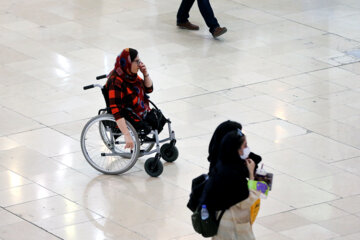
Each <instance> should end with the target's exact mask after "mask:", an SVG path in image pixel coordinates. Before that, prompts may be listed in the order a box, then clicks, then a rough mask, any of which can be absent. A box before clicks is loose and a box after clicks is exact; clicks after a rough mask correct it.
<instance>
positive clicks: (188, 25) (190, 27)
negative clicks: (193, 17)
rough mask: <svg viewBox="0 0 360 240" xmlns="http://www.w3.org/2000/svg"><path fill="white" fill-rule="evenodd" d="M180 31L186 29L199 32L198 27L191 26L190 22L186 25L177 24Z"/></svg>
mask: <svg viewBox="0 0 360 240" xmlns="http://www.w3.org/2000/svg"><path fill="white" fill-rule="evenodd" d="M176 25H177V26H178V27H179V28H181V29H187V30H193V31H194V30H195V31H196V30H199V29H200V28H199V26H197V25H195V24H192V23H191V22H189V21H187V22H186V23H177V24H176Z"/></svg>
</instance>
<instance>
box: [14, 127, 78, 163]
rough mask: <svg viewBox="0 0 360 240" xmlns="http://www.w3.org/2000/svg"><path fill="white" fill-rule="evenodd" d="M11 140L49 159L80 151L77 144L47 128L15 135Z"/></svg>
mask: <svg viewBox="0 0 360 240" xmlns="http://www.w3.org/2000/svg"><path fill="white" fill-rule="evenodd" d="M11 139H13V140H15V141H17V142H19V143H20V144H26V145H27V146H29V147H30V148H32V149H34V150H36V151H38V152H40V153H42V154H44V155H45V156H49V157H51V156H56V155H60V154H66V153H71V152H74V151H78V150H80V144H79V142H77V141H75V140H74V139H72V138H70V137H68V136H66V135H63V134H61V133H59V132H57V131H54V130H52V129H49V128H43V129H39V130H35V131H29V132H24V133H19V134H15V135H12V136H11Z"/></svg>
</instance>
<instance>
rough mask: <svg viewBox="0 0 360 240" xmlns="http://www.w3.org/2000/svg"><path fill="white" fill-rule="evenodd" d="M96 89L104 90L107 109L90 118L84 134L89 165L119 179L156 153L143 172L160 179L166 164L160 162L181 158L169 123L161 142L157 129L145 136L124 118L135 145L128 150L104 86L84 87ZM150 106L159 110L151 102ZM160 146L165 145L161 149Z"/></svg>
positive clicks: (84, 149)
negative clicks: (111, 111) (141, 160)
mask: <svg viewBox="0 0 360 240" xmlns="http://www.w3.org/2000/svg"><path fill="white" fill-rule="evenodd" d="M106 77H107V76H106V75H101V76H98V77H96V79H97V80H100V79H103V78H106ZM95 87H99V88H100V89H101V90H102V93H103V95H104V98H105V102H106V106H107V107H106V108H103V109H100V110H99V111H98V115H97V116H95V117H93V118H91V119H90V120H89V121H88V122H87V123H86V124H85V126H84V128H83V130H82V133H81V138H80V143H81V150H82V153H83V155H84V157H85V159H86V161H87V162H88V163H89V164H90V165H91V166H92V167H93V168H95V169H96V170H97V171H99V172H101V173H104V174H112V175H118V174H123V173H125V172H127V171H129V170H130V169H131V168H132V167H133V166H134V165H135V164H136V162H137V160H138V158H139V157H143V156H146V155H151V154H154V153H155V156H154V157H150V158H148V159H147V160H146V161H145V164H144V168H145V171H146V173H147V174H148V175H150V176H151V177H158V176H160V175H161V173H162V172H163V164H162V162H161V161H160V159H161V158H162V159H164V160H165V161H167V162H174V161H175V160H176V159H177V158H178V156H179V152H178V149H177V148H176V146H175V144H176V138H175V132H174V131H173V130H172V128H171V121H170V119H167V118H165V120H166V123H165V124H167V126H168V131H169V136H168V137H167V138H165V139H162V140H160V139H159V132H158V130H157V129H151V131H150V133H148V132H146V133H145V132H144V130H143V129H135V127H134V126H133V125H132V124H131V123H130V122H129V121H128V120H127V119H126V117H125V121H126V125H127V128H128V130H129V132H130V135H131V137H132V140H133V142H134V148H133V149H125V138H124V136H123V134H122V133H121V131H120V129H119V128H118V126H117V123H116V121H115V118H114V117H113V115H112V114H111V113H110V109H109V108H108V106H109V105H108V101H107V98H106V95H105V92H104V89H103V86H101V85H100V84H92V85H88V86H85V87H83V89H84V90H87V89H91V88H95ZM149 101H150V100H149ZM150 104H151V105H152V106H153V107H154V108H155V109H156V110H158V108H157V106H156V105H155V104H154V103H153V102H152V101H150ZM165 142H168V143H165ZM161 143H165V144H163V145H162V146H161V147H160V144H161Z"/></svg>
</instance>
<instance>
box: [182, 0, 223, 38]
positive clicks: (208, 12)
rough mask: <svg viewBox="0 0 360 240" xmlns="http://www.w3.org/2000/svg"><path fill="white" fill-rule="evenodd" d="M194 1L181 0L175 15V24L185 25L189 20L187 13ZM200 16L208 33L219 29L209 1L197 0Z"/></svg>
mask: <svg viewBox="0 0 360 240" xmlns="http://www.w3.org/2000/svg"><path fill="white" fill-rule="evenodd" d="M194 2H195V0H182V2H181V5H180V8H179V10H178V13H177V23H186V22H187V21H188V19H189V12H190V9H191V7H192V6H193V4H194ZM197 3H198V5H199V9H200V12H201V15H202V16H203V18H204V20H205V23H206V25H207V26H208V28H209V30H210V32H211V33H212V32H214V30H215V29H216V28H217V27H220V25H219V23H218V21H217V19H216V18H215V15H214V11H213V10H212V8H211V5H210V1H209V0H197Z"/></svg>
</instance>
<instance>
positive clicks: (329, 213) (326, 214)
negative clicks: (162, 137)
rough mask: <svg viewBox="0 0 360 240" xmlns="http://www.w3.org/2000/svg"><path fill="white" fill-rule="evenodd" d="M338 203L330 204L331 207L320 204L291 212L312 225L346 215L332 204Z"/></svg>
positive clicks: (327, 204)
mask: <svg viewBox="0 0 360 240" xmlns="http://www.w3.org/2000/svg"><path fill="white" fill-rule="evenodd" d="M338 201H340V200H336V201H334V202H331V203H330V204H331V205H330V204H329V203H322V204H318V205H314V206H310V207H305V208H299V209H296V210H294V211H291V212H292V213H294V214H296V215H298V216H301V217H303V218H306V219H308V220H309V221H312V222H314V223H318V222H321V221H326V220H329V219H335V218H338V217H342V216H346V215H348V214H347V213H346V212H345V211H342V210H341V209H339V208H338V207H337V206H336V205H335V204H333V203H336V202H338Z"/></svg>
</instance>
